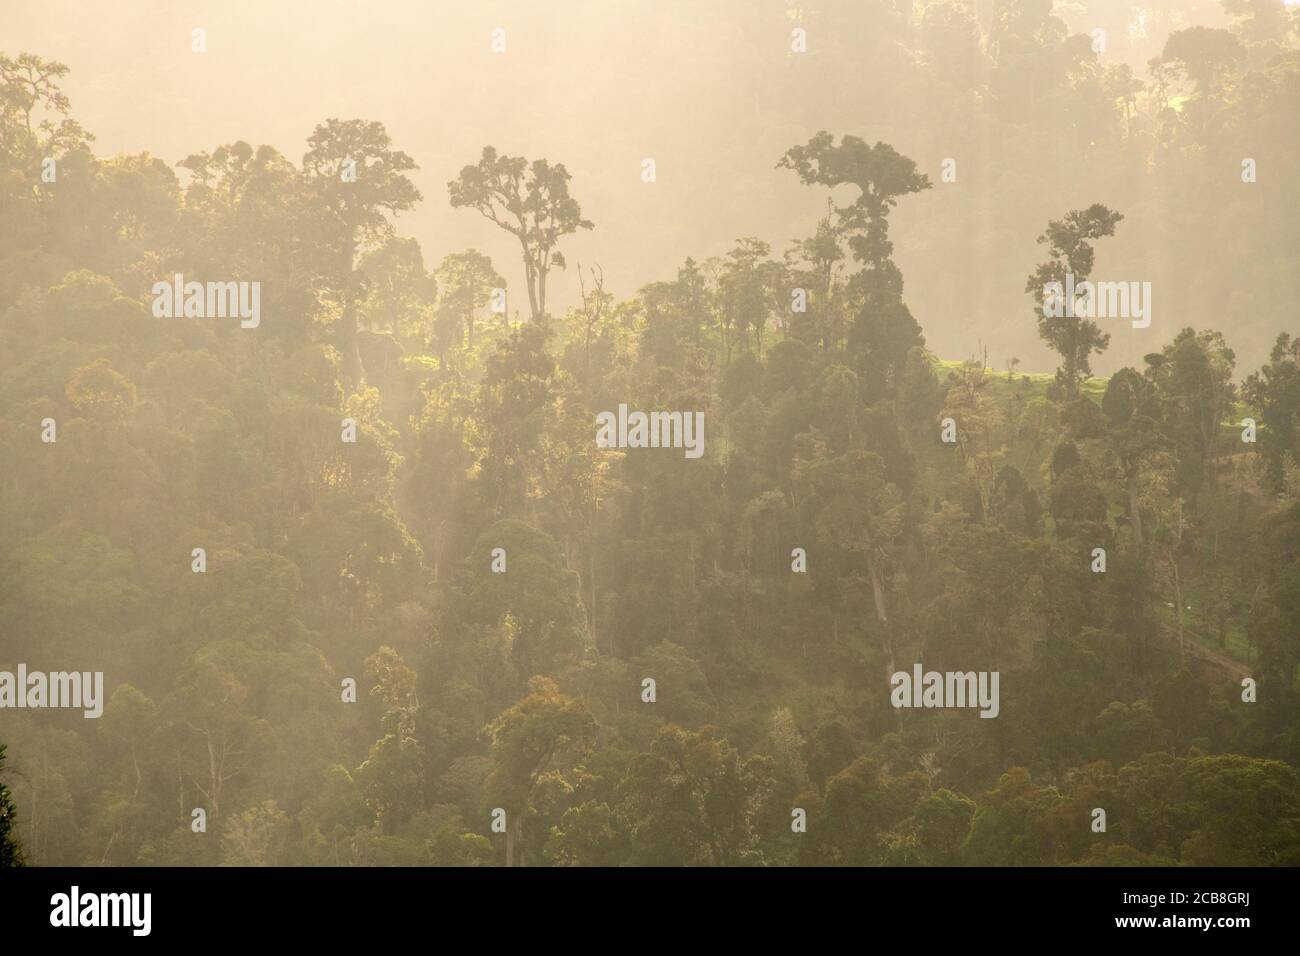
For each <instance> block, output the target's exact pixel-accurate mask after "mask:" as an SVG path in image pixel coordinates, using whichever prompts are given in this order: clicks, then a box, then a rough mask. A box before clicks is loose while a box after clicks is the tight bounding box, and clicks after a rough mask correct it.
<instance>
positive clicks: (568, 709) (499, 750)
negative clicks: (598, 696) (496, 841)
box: [486, 677, 596, 866]
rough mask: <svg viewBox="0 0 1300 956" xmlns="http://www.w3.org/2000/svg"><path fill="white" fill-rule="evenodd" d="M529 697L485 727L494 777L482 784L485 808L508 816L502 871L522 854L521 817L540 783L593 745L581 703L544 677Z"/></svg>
mask: <svg viewBox="0 0 1300 956" xmlns="http://www.w3.org/2000/svg"><path fill="white" fill-rule="evenodd" d="M528 690H529V693H528V696H527V697H525V698H524V699H523V700H521V701H519V703H517V704H515V705H514V706H513V707H511V708H510V709H509V710H507V711H506V712H505V713H503V714H502V715H501V716H500V717H498V718H497V719H496V720H494V721H492V723H491V724H489V725H488V727H487V730H486V733H487V734H488V736H489V737H490V738H491V740H492V774H491V776H489V777H488V781H487V784H486V797H487V801H488V807H489V809H491V808H493V807H496V806H499V807H501V808H502V809H504V810H505V811H506V866H514V864H515V859H516V852H517V851H520V849H521V841H522V837H523V818H524V816H525V814H526V813H527V812H528V810H529V808H530V807H531V806H532V802H533V798H534V797H535V796H536V794H537V789H538V784H539V781H540V779H541V778H542V776H543V775H544V774H546V773H547V772H548V771H553V770H563V769H564V768H565V767H566V766H571V764H572V761H573V760H574V759H575V758H576V757H577V756H579V755H581V754H582V753H584V752H586V751H587V750H588V749H589V748H590V746H591V744H592V743H593V742H594V739H595V734H596V721H595V719H594V718H593V717H592V716H591V714H590V713H589V712H588V710H587V707H586V705H585V704H582V703H581V702H579V701H576V700H573V699H572V698H570V697H566V696H564V695H563V694H561V693H560V689H559V687H557V686H556V684H555V682H554V681H553V680H551V679H550V678H547V677H534V678H533V679H532V680H530V681H529V682H528Z"/></svg>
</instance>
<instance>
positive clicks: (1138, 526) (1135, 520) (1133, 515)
mask: <svg viewBox="0 0 1300 956" xmlns="http://www.w3.org/2000/svg"><path fill="white" fill-rule="evenodd" d="M1128 517H1129V521H1130V522H1132V524H1133V540H1134V541H1135V542H1136V543H1137V546H1138V547H1139V548H1140V547H1142V512H1141V509H1139V508H1138V489H1137V475H1135V474H1131V475H1129V476H1128Z"/></svg>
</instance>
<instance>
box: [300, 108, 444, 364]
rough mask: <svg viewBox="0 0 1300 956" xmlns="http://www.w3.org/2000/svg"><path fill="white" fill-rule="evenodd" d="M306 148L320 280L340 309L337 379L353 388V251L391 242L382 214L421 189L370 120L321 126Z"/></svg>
mask: <svg viewBox="0 0 1300 956" xmlns="http://www.w3.org/2000/svg"><path fill="white" fill-rule="evenodd" d="M307 145H308V147H309V149H308V150H307V155H305V156H304V157H303V159H302V167H303V172H304V173H305V174H306V176H307V180H308V182H309V183H310V185H311V186H312V187H313V189H314V192H315V199H316V201H317V203H318V206H319V208H320V209H321V211H322V214H323V216H324V220H325V223H324V225H325V229H326V234H327V239H326V246H327V248H326V250H325V251H326V253H327V255H328V258H329V259H330V261H332V262H333V263H334V267H333V268H332V269H331V270H330V275H328V276H327V277H326V278H327V280H328V281H329V282H330V283H331V284H332V285H333V286H334V291H335V293H336V294H337V295H338V296H339V298H340V300H341V305H342V315H341V317H340V319H339V337H338V346H339V353H340V354H341V355H342V357H343V377H344V380H345V381H346V382H347V383H348V384H349V385H350V386H351V387H353V388H356V386H357V385H358V384H359V383H360V382H361V381H362V380H363V379H364V377H365V372H364V369H362V367H361V353H360V352H359V351H358V350H357V308H356V307H357V299H358V298H359V295H358V289H357V278H356V261H357V253H358V251H359V250H362V249H366V248H368V247H371V246H375V245H378V244H380V243H382V242H383V241H384V240H386V239H388V238H389V237H390V236H392V234H393V224H392V223H391V222H389V220H388V217H387V215H385V214H386V213H392V214H397V213H399V212H405V211H406V210H408V209H410V208H412V207H413V206H414V205H415V204H416V203H417V202H419V201H420V198H421V197H420V191H419V190H418V189H416V188H415V184H414V183H412V182H411V181H410V180H409V179H408V178H407V177H406V175H405V174H406V173H407V172H409V171H410V170H413V169H416V168H418V167H417V166H416V165H415V160H413V159H411V157H410V156H408V155H406V153H404V152H402V151H401V150H397V149H393V144H392V140H391V139H389V137H388V132H387V131H386V130H385V129H384V124H383V123H378V122H374V121H367V120H337V119H329V120H326V121H325V122H324V124H322V125H320V126H317V127H316V129H315V130H314V131H313V132H312V134H311V138H310V139H308V140H307Z"/></svg>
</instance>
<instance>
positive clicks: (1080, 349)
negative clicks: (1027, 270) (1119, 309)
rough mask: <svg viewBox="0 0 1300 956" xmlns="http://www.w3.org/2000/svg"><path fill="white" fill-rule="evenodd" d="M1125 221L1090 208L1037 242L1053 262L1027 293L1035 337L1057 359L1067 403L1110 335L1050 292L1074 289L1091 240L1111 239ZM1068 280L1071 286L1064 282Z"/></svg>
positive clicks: (1086, 269) (1084, 275)
mask: <svg viewBox="0 0 1300 956" xmlns="http://www.w3.org/2000/svg"><path fill="white" fill-rule="evenodd" d="M1123 218H1124V217H1123V216H1122V215H1120V214H1119V213H1117V212H1114V211H1112V210H1110V209H1107V208H1106V207H1105V206H1103V205H1101V204H1100V203H1093V205H1091V206H1089V207H1088V208H1087V209H1082V210H1081V209H1074V210H1071V211H1070V212H1068V213H1066V215H1065V218H1064V219H1053V220H1051V221H1050V222H1048V224H1047V231H1046V232H1045V233H1043V234H1042V235H1041V236H1039V237H1038V241H1039V242H1046V243H1048V249H1049V251H1050V252H1051V258H1050V259H1048V260H1047V261H1046V262H1042V263H1039V265H1038V268H1037V269H1035V270H1034V272H1033V274H1032V275H1031V276H1030V277H1029V280H1028V281H1027V282H1026V283H1025V291H1026V292H1028V293H1029V294H1030V295H1032V296H1033V297H1034V305H1035V307H1036V308H1037V310H1038V335H1039V337H1041V338H1042V340H1043V341H1044V342H1046V343H1047V344H1048V345H1050V346H1051V347H1052V348H1053V349H1054V350H1055V351H1056V352H1058V353H1059V354H1060V356H1061V367H1060V368H1058V369H1057V370H1056V381H1057V383H1058V384H1059V385H1061V386H1062V387H1063V388H1064V390H1065V397H1066V398H1067V399H1069V400H1071V401H1072V400H1074V399H1075V398H1077V397H1078V394H1079V385H1080V384H1082V383H1083V381H1084V380H1086V379H1087V378H1088V376H1089V375H1091V374H1092V366H1091V365H1090V364H1089V358H1090V356H1091V355H1092V353H1093V352H1098V353H1100V352H1103V351H1105V349H1106V346H1108V345H1109V344H1110V334H1109V333H1107V332H1103V331H1102V330H1101V328H1100V327H1099V326H1098V325H1097V323H1096V322H1094V321H1092V319H1089V318H1084V317H1083V316H1081V315H1079V314H1078V312H1079V308H1078V306H1079V303H1078V302H1067V301H1064V300H1063V298H1061V299H1059V300H1058V301H1053V300H1052V297H1051V296H1049V294H1048V291H1047V290H1048V289H1049V288H1053V289H1062V290H1064V289H1067V288H1069V289H1078V288H1079V286H1080V285H1081V284H1082V283H1084V282H1086V281H1087V279H1088V276H1089V275H1090V274H1091V273H1092V263H1093V249H1092V245H1091V244H1090V243H1089V240H1090V239H1100V238H1102V237H1103V236H1113V235H1114V234H1115V226H1116V224H1117V223H1119V222H1120V221H1121V220H1122V219H1123ZM1067 276H1073V277H1074V278H1073V280H1071V281H1069V282H1067Z"/></svg>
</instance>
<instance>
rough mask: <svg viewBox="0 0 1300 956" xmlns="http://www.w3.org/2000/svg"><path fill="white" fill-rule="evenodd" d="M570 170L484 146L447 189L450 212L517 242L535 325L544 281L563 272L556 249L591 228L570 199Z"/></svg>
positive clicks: (539, 316) (542, 310) (540, 313)
mask: <svg viewBox="0 0 1300 956" xmlns="http://www.w3.org/2000/svg"><path fill="white" fill-rule="evenodd" d="M570 178H572V177H570V176H569V171H568V170H567V169H565V168H564V164H563V163H556V164H555V165H554V166H552V165H551V164H550V163H549V162H548V161H546V160H545V159H536V160H533V162H532V163H531V164H530V163H529V162H528V160H526V159H524V158H523V157H522V156H501V155H498V154H497V151H496V149H495V148H494V147H492V146H484V147H483V155H482V156H481V157H480V158H479V161H478V165H477V166H466V167H465V168H464V169H462V170H461V171H460V176H459V178H457V179H453V180H452V181H451V182H449V183H448V184H447V191H448V193H450V194H451V205H452V208H454V209H459V208H460V207H462V206H466V207H469V208H470V209H475V210H477V211H478V212H479V214H480V215H482V216H483V217H484V218H486V219H489V220H491V221H492V222H494V223H496V225H497V226H498V227H500V228H501V229H504V230H505V231H506V232H508V233H510V234H511V235H512V236H514V237H515V238H516V239H518V240H519V245H520V248H521V249H522V250H523V256H524V278H525V280H526V282H527V285H528V305H529V307H530V308H531V309H532V317H533V321H534V322H539V321H541V319H542V316H544V315H545V314H546V278H547V276H548V275H549V273H550V271H551V268H552V267H553V266H554V267H557V268H560V269H563V268H564V267H565V261H564V254H563V253H561V252H560V251H559V250H558V249H557V248H556V245H557V244H558V243H559V241H560V239H561V238H563V237H564V236H567V235H569V234H571V233H574V232H577V231H578V230H579V229H592V228H594V226H593V224H592V223H591V222H590V221H589V220H586V219H583V218H582V210H581V208H579V206H578V201H577V200H576V199H574V198H573V197H572V196H570V195H569V180H570Z"/></svg>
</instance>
